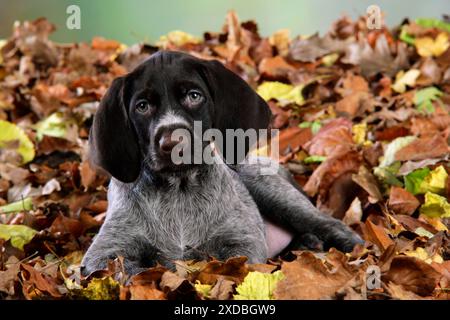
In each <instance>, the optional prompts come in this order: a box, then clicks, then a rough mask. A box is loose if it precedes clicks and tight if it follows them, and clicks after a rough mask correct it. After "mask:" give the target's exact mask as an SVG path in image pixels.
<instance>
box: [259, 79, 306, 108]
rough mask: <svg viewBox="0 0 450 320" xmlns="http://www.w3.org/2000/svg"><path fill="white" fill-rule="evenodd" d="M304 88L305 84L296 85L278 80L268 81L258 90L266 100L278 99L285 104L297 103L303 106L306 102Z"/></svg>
mask: <svg viewBox="0 0 450 320" xmlns="http://www.w3.org/2000/svg"><path fill="white" fill-rule="evenodd" d="M302 90H303V85H298V86H295V87H294V86H292V85H290V84H285V83H281V82H278V81H266V82H264V83H262V84H260V85H259V87H258V89H257V90H256V91H257V92H258V94H259V95H260V96H261V97H262V98H263V99H264V100H266V101H269V100H271V99H276V100H278V101H279V102H280V103H281V104H283V105H286V104H289V103H296V104H298V105H299V106H301V105H302V104H303V103H304V99H303V96H302Z"/></svg>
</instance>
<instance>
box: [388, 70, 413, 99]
mask: <svg viewBox="0 0 450 320" xmlns="http://www.w3.org/2000/svg"><path fill="white" fill-rule="evenodd" d="M419 75H420V71H419V70H417V69H411V70H408V71H407V72H404V71H403V70H402V71H399V72H398V73H397V76H396V77H395V82H394V84H393V85H392V89H394V91H395V92H398V93H404V92H405V91H406V86H409V87H414V86H415V85H416V80H417V78H418V77H419Z"/></svg>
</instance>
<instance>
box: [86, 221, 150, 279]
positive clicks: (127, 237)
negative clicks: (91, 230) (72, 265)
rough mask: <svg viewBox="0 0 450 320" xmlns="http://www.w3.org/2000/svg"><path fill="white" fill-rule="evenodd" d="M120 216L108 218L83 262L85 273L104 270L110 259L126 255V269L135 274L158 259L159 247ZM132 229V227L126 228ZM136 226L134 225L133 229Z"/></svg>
mask: <svg viewBox="0 0 450 320" xmlns="http://www.w3.org/2000/svg"><path fill="white" fill-rule="evenodd" d="M118 220H120V219H110V220H108V219H107V220H106V221H105V223H104V224H103V226H102V228H101V230H100V232H99V233H98V234H97V236H96V237H95V238H94V242H93V243H92V244H91V246H90V247H89V249H88V251H87V252H86V254H85V256H84V258H83V261H82V262H81V271H82V274H83V275H85V276H87V275H89V274H91V273H92V272H94V271H96V270H100V269H105V268H106V266H107V262H108V260H113V259H115V258H117V257H119V256H122V257H124V267H125V271H126V272H127V273H128V274H130V275H132V274H136V273H139V272H140V271H143V270H145V269H146V268H145V267H150V266H151V265H152V264H154V262H155V261H156V259H157V254H158V253H157V250H156V249H155V248H154V247H153V246H151V245H150V244H149V242H148V240H146V239H145V238H144V237H143V236H140V235H138V234H136V230H133V228H132V225H127V224H126V223H124V221H118ZM127 229H129V230H127ZM134 229H135V228H134Z"/></svg>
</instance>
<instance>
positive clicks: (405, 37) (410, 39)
mask: <svg viewBox="0 0 450 320" xmlns="http://www.w3.org/2000/svg"><path fill="white" fill-rule="evenodd" d="M399 38H400V40H402V41H403V42H406V43H407V44H410V45H414V42H415V41H414V40H415V39H414V37H412V36H411V35H409V34H408V32H407V31H406V26H403V27H402V30H401V31H400V36H399Z"/></svg>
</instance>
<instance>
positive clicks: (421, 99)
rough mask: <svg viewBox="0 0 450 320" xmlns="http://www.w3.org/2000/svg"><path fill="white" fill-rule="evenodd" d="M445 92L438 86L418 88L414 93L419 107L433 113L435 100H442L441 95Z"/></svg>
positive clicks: (420, 109)
mask: <svg viewBox="0 0 450 320" xmlns="http://www.w3.org/2000/svg"><path fill="white" fill-rule="evenodd" d="M443 94H444V93H443V92H442V91H441V90H439V89H437V88H436V87H428V88H424V89H421V90H417V91H416V93H415V94H414V99H413V101H414V104H415V105H416V107H417V109H418V110H419V111H422V112H427V113H433V112H434V106H433V101H439V102H440V101H441V100H440V99H439V97H441V96H442V95H443Z"/></svg>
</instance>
